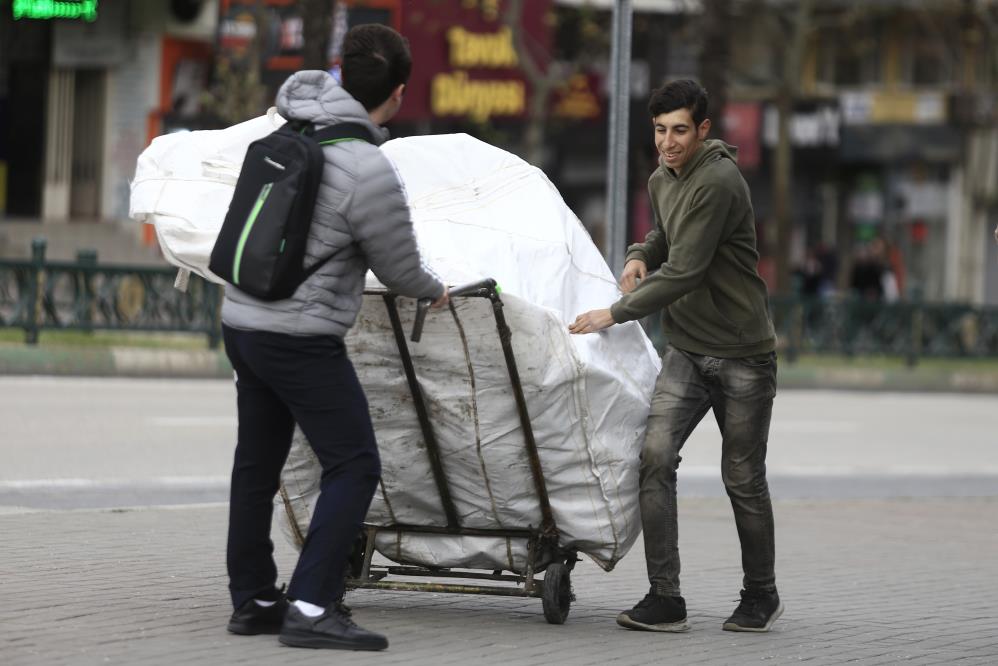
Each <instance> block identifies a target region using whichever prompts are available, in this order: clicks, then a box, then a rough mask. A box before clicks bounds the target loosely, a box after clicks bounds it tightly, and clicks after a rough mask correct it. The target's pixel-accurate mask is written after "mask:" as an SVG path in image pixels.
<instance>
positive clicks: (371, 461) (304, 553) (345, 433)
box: [222, 25, 447, 650]
mask: <svg viewBox="0 0 998 666" xmlns="http://www.w3.org/2000/svg"><path fill="white" fill-rule="evenodd" d="M411 66H412V60H411V56H410V54H409V48H408V44H407V43H406V42H405V40H404V39H403V38H402V37H401V36H400V35H399V34H398V33H396V32H395V31H394V30H392V29H390V28H388V27H385V26H382V25H362V26H359V27H356V28H354V29H352V30H351V31H350V32H349V33H348V34H347V36H346V40H345V43H344V54H343V65H342V78H343V85H342V86H341V85H339V84H338V83H337V82H336V81H335V79H333V77H332V76H330V75H329V74H328V73H326V72H323V71H303V72H298V73H296V74H294V75H292V76H291V77H290V78H289V79H288V80H287V81H286V82H285V83H284V85H283V86H281V89H280V91H279V93H278V95H277V110H278V112H279V113H280V114H281V115H282V116H283V117H284V118H286V119H288V120H289V121H293V120H298V121H305V122H310V123H313V124H314V125H315V126H316V127H317V128H322V127H325V126H329V125H333V124H336V123H341V122H351V123H359V124H362V125H364V126H365V127H366V128H367V129H368V130H369V132H370V134H371V135H372V137H374V138H375V142H376V143H377V144H381V143H383V142H384V141H385V140H386V139H387V138H388V133H387V131H386V130H385V129H384V128H382V127H381V125H382V124H383V123H385V122H387V121H388V120H389V119H391V118H392V117H393V116H394V115H395V114H396V112H397V111H398V110H399V107H400V106H401V104H402V94H403V91H404V90H405V85H406V82H407V81H408V79H409V73H410V71H411ZM323 151H324V154H325V160H326V163H325V168H324V170H323V174H322V183H321V185H320V188H319V194H318V198H317V201H316V206H315V210H314V212H313V218H312V224H311V228H310V231H309V239H308V246H307V250H306V261H305V268H306V269H307V268H309V267H311V266H314V265H316V264H321V267H320V268H318V270H316V271H315V272H314V273H313V274H312V275H311V276H310V277H309V278H308V279H307V280H306V281H305V282H303V283H302V284H301V285H300V286H299V287H298V289H297V290H296V291H295V293H294V294H293V295H292V296H291V297H290V298H288V299H286V300H280V301H271V302H264V301H260V300H257V299H255V298H253V297H251V296H249V295H248V294H246V293H244V292H242V291H240V290H239V289H238V288H236V287H234V286H232V285H226V290H225V301H224V304H223V306H222V331H223V337H224V340H225V351H226V353H227V354H228V357H229V359H230V360H231V362H232V367H233V368H234V369H235V372H236V389H237V396H238V410H239V432H238V443H237V445H236V451H235V462H234V464H233V469H232V486H231V495H230V502H229V533H228V551H227V566H228V573H229V590H230V592H231V596H232V603H233V606H234V607H235V612H234V613H233V614H232V617H231V619H230V621H229V624H228V629H229V631H231V632H233V633H237V634H260V633H280V638H279V640H280V642H281V643H284V644H286V645H293V646H299V647H310V648H344V649H353V650H379V649H384V648H386V647H387V646H388V641H387V640H386V639H385V637H384V636H381V635H380V634H376V633H374V632H371V631H367V630H365V629H362V628H361V627H359V626H357V625H356V624H355V623H354V622H353V621H352V620H351V618H350V613H349V611H348V609H346V608H345V607H344V606H343V604H342V596H343V589H344V571H345V568H346V565H347V560H348V557H349V554H350V552H351V549H352V548H353V545H354V543H355V541H356V538H357V536H358V534H359V531H360V529H361V525H362V522H363V520H364V516H365V515H366V514H367V510H368V507H369V505H370V502H371V498H372V497H373V495H374V491H375V488H376V486H377V484H378V480H379V478H380V475H381V462H380V458H379V456H378V448H377V443H376V442H375V439H374V430H373V428H372V425H371V418H370V415H369V413H368V407H367V399H366V398H365V396H364V392H363V390H362V389H361V386H360V383H359V382H358V380H357V376H356V374H355V372H354V368H353V365H352V364H351V362H350V360H349V359H348V358H347V354H346V348H345V347H344V343H343V338H344V336H345V335H346V333H347V330H348V329H349V328H350V327H351V326H352V325H353V323H354V321H355V319H356V317H357V312H358V310H359V309H360V305H361V299H362V292H363V289H364V278H365V274H366V272H367V270H368V268H370V269H372V270H373V271H374V273H375V275H377V277H378V279H380V280H381V282H382V283H383V284H385V285H386V286H387V287H389V288H390V289H392V290H394V291H396V292H399V293H401V294H404V295H407V296H411V297H413V298H422V297H429V298H433V299H436V301H435V305H436V306H438V307H439V306H441V305H444V304H445V303H446V302H447V289H446V287H445V286H444V285H443V284H442V283H441V282H440V280H438V279H437V278H436V277H435V276H434V275H432V274H431V273H429V272H428V271H427V270H426V269H425V268H424V267H423V265H422V263H421V261H420V255H419V250H418V248H417V246H416V239H415V235H414V232H413V226H412V220H411V218H410V216H409V209H408V206H407V204H406V199H405V195H404V193H403V189H402V184H401V183H400V181H399V179H398V176H397V175H396V172H395V170H394V168H393V167H392V165H391V164H390V163H389V162H388V159H387V158H386V157H385V156H384V155H383V154H382V153H381V151H380V150H379V149H378V147H377V145H372V144H370V143H368V142H366V141H361V140H351V141H339V142H336V143H335V144H332V145H326V146H324V147H323ZM296 422H297V423H298V425H299V426H300V427H301V429H302V431H303V432H304V433H305V436H306V438H307V439H308V442H309V444H310V445H311V446H312V449H313V450H314V451H315V454H316V456H317V457H318V459H319V462H320V463H321V465H322V482H321V493H320V495H319V497H318V499H317V500H316V504H315V510H314V513H313V516H312V522H311V524H310V526H309V530H308V535H307V536H306V538H305V542H304V544H303V546H302V549H301V554H300V556H299V558H298V563H297V566H296V567H295V570H294V573H293V575H292V576H291V580H290V585H289V586H288V589H287V597H285V596H284V594H283V593H282V592H281V591H280V590H279V589H278V588H277V567H276V564H275V563H274V559H273V548H274V546H273V542H272V541H271V539H270V528H271V516H272V513H273V504H272V503H273V499H274V496H275V495H276V493H277V490H278V487H279V484H280V475H281V469H282V467H283V466H284V462H285V460H286V458H287V455H288V451H289V448H290V446H291V437H292V432H293V430H294V426H295V423H296ZM289 600H290V601H291V603H290V604H289Z"/></svg>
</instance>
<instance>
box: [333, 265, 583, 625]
mask: <svg viewBox="0 0 998 666" xmlns="http://www.w3.org/2000/svg"><path fill="white" fill-rule="evenodd" d="M365 294H368V295H380V296H382V298H383V299H384V302H385V307H386V308H387V309H388V316H389V319H390V321H391V325H392V329H393V332H394V334H395V340H396V343H397V344H398V350H399V356H400V357H401V360H402V366H403V368H404V370H405V375H406V379H407V380H408V384H409V390H410V391H411V393H412V399H413V404H414V406H415V410H416V415H417V417H418V419H419V426H420V429H421V431H422V435H423V440H424V442H425V444H426V454H427V456H428V458H429V462H430V467H431V469H432V471H433V477H434V480H435V481H436V486H437V489H438V490H439V493H440V503H441V505H442V507H443V510H444V515H445V516H446V519H447V524H446V525H439V526H426V525H405V524H391V525H372V524H369V523H365V525H364V531H365V535H366V539H364V540H363V541H361V542H360V543H358V547H357V548H356V549H355V552H354V556H353V558H352V560H351V570H350V574H349V575H348V578H347V583H346V584H347V588H348V589H357V588H364V589H382V590H397V591H412V592H453V593H461V594H491V595H500V596H510V597H539V598H540V599H541V603H542V606H543V609H544V617H545V619H547V621H548V622H550V623H551V624H562V623H564V622H565V619H566V618H567V617H568V612H569V607H570V605H571V602H572V601H574V600H575V595H574V594H573V593H572V583H571V572H572V569H573V568H574V567H575V563H576V562H577V561H578V556H577V551H575V550H574V549H571V548H563V547H562V546H561V545H560V544H559V540H558V528H557V525H556V524H555V520H554V515H553V513H552V511H551V504H550V502H549V501H548V493H547V486H546V485H545V482H544V474H543V472H542V470H541V463H540V457H539V456H538V452H537V443H536V441H535V440H534V433H533V428H532V427H531V424H530V416H529V414H528V412H527V404H526V400H525V399H524V397H523V387H522V385H521V383H520V375H519V372H518V371H517V368H516V359H515V357H514V355H513V346H512V344H511V342H510V337H511V333H510V329H509V327H508V326H507V324H506V318H505V316H504V314H503V303H502V299H501V298H500V294H499V289H498V287H497V285H496V281H495V280H491V279H489V280H483V281H481V282H476V283H473V284H469V285H465V286H462V287H457V288H455V289H452V290H451V291H450V296H451V297H452V298H455V297H458V298H461V297H463V298H487V299H489V300H490V301H491V303H492V311H493V313H494V316H495V322H496V332H497V334H498V337H499V343H500V344H501V345H502V350H503V355H504V356H505V359H506V368H507V370H508V372H509V380H510V387H511V390H512V394H513V397H514V399H515V401H516V408H517V412H518V414H519V418H520V425H521V427H522V429H523V436H524V447H525V450H526V454H527V459H528V461H529V463H530V470H531V476H532V477H533V484H534V489H535V491H536V493H537V499H538V501H539V504H540V511H541V524H540V525H539V526H533V525H527V526H525V527H522V528H518V529H478V528H471V527H465V526H463V525H461V521H460V519H459V517H458V514H457V510H456V509H455V507H454V502H453V500H452V499H451V492H450V486H449V484H448V481H447V476H446V474H445V473H444V467H443V464H442V461H441V455H440V448H439V446H438V444H437V439H436V436H435V435H434V430H433V424H432V423H431V422H430V419H429V416H428V411H427V407H426V400H425V398H424V396H423V392H422V389H421V388H420V384H419V381H418V380H417V378H416V371H415V368H414V366H413V362H412V357H411V355H410V353H409V343H408V341H407V340H406V336H405V332H404V330H403V327H402V322H401V319H400V317H399V311H398V307H397V303H396V295H395V294H392V293H387V292H384V291H377V292H375V291H368V292H365ZM429 305H430V301H429V300H428V299H423V300H421V301H419V302H418V305H417V310H416V319H415V322H414V324H413V331H412V341H414V342H418V341H419V340H420V337H421V335H422V328H423V321H424V320H425V317H426V313H427V310H428V308H429ZM380 532H390V533H395V534H397V535H399V537H401V535H402V534H405V533H423V534H438V535H452V536H483V537H499V538H504V539H507V538H515V539H524V540H525V541H526V542H527V563H526V567H525V570H524V572H523V573H522V574H520V573H517V572H515V571H513V572H507V573H503V570H501V569H496V570H493V571H491V572H490V573H487V572H485V571H484V570H467V569H451V568H444V567H428V566H410V565H386V566H381V565H375V564H373V563H372V558H373V557H374V552H375V537H376V536H377V535H378V533H380ZM541 571H543V572H544V578H543V579H541V580H538V578H537V574H538V573H540V572H541ZM395 577H400V578H404V577H420V578H450V579H465V580H472V581H473V580H483V581H497V582H503V583H512V585H473V584H457V583H443V582H433V583H431V582H410V581H404V580H396V579H395Z"/></svg>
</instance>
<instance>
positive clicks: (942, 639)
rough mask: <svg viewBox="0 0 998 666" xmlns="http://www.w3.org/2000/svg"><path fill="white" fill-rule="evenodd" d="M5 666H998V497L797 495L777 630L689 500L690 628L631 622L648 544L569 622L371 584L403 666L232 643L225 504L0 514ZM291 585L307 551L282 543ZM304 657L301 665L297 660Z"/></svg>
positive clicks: (788, 525)
mask: <svg viewBox="0 0 998 666" xmlns="http://www.w3.org/2000/svg"><path fill="white" fill-rule="evenodd" d="M0 511H3V513H0V534H3V537H4V538H3V545H2V546H0V553H2V556H0V593H2V596H3V600H4V603H3V605H2V607H0V663H3V664H6V665H8V666H22V665H23V666H26V665H36V664H37V665H39V666H41V665H45V666H49V665H51V664H108V663H110V664H213V665H214V664H264V663H279V662H284V663H295V664H329V663H350V664H401V663H405V664H432V665H433V666H445V665H447V664H469V663H474V664H476V665H480V664H504V665H507V666H511V665H519V664H544V665H551V664H573V665H578V666H582V665H584V664H604V663H617V664H641V665H646V664H651V663H657V664H660V663H676V664H751V663H758V662H769V663H788V662H794V663H796V662H800V661H808V662H811V663H817V664H833V663H845V662H857V663H862V664H894V663H899V662H904V663H912V664H950V663H955V662H958V663H961V664H992V663H996V662H998V619H996V618H998V557H996V553H998V530H996V529H995V515H996V512H998V498H976V499H909V500H822V501H780V502H777V503H776V517H777V555H778V562H777V575H778V583H779V585H780V590H781V593H782V596H783V598H784V601H785V603H786V606H787V611H786V613H785V614H784V616H783V618H782V619H781V620H780V621H779V622H778V623H777V624H776V626H775V628H774V631H773V632H772V633H770V634H764V635H751V634H748V635H746V634H733V633H729V632H722V631H721V629H720V625H721V623H722V621H723V620H724V618H725V617H726V616H727V614H728V613H729V612H730V611H731V610H732V609H733V608H734V606H735V601H736V599H737V591H738V587H739V581H740V571H739V567H738V548H737V538H736V536H735V530H734V525H733V522H732V519H731V514H730V509H729V507H728V505H727V502H726V501H724V500H721V499H694V500H684V501H681V508H680V520H681V525H680V527H681V531H682V552H683V555H684V578H683V584H684V594H685V596H686V598H687V602H688V605H689V608H690V620H691V623H692V631H691V632H690V633H688V634H680V635H672V634H667V635H662V634H651V633H642V632H631V631H626V630H623V629H619V628H618V627H616V625H615V624H614V621H613V618H614V616H615V615H616V613H617V612H618V611H619V610H621V609H622V608H625V607H628V606H630V605H631V604H632V603H633V602H635V601H636V600H637V599H639V598H640V597H641V596H642V595H643V594H644V592H645V591H646V586H647V582H646V580H645V576H644V562H643V559H642V555H641V547H640V543H639V544H638V545H636V546H635V548H634V549H633V550H632V551H631V553H629V554H628V556H627V557H626V558H625V559H624V561H623V562H621V563H620V564H619V565H618V568H617V570H615V571H614V572H612V573H609V574H608V573H604V572H602V571H600V570H599V569H598V568H597V567H596V566H595V565H594V564H592V563H591V562H590V561H588V560H585V561H583V562H581V563H580V564H579V566H578V567H577V569H576V571H575V573H574V575H573V584H574V588H575V591H576V594H577V597H578V600H577V601H576V602H575V603H574V604H573V606H572V611H571V614H570V616H569V618H568V621H567V623H566V624H565V625H563V626H552V625H548V624H546V623H545V621H544V619H543V616H542V614H541V604H540V601H539V600H537V599H514V598H500V597H485V596H462V595H445V594H428V593H401V592H398V593H396V592H382V591H359V592H354V593H351V595H350V596H349V597H348V602H349V603H350V604H351V605H352V606H353V607H354V609H355V616H356V617H357V619H358V621H359V622H360V623H361V624H362V625H364V626H368V627H370V628H372V629H376V630H381V631H384V632H385V633H387V634H388V636H389V639H390V641H391V647H390V648H389V650H388V651H387V652H385V653H378V654H364V653H340V652H326V651H318V652H313V651H307V650H291V649H289V648H282V647H280V646H279V645H278V643H277V642H276V640H275V639H274V637H269V636H259V637H237V636H231V635H229V634H227V633H226V632H225V630H224V625H225V621H226V619H227V615H228V612H229V608H228V599H227V594H226V589H225V584H226V579H225V572H224V532H225V520H226V509H225V507H224V506H223V505H207V506H187V507H176V508H152V509H138V510H115V511H61V512H27V511H21V510H16V509H15V510H11V509H0ZM276 543H277V551H278V562H279V564H280V567H281V571H282V572H283V573H284V574H286V573H287V572H288V570H289V569H290V566H291V563H292V562H293V558H294V553H293V552H292V551H291V549H290V548H289V547H288V546H287V544H286V543H284V541H283V540H282V539H281V538H280V537H279V536H278V537H276ZM292 660H294V661H293V662H292Z"/></svg>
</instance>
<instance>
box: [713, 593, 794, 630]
mask: <svg viewBox="0 0 998 666" xmlns="http://www.w3.org/2000/svg"><path fill="white" fill-rule="evenodd" d="M781 615H783V602H782V601H781V602H780V605H779V606H777V607H776V610H775V611H773V614H772V615H770V616H769V622H767V623H766V624H765V625H763V626H761V627H743V626H741V625H737V624H735V623H734V622H725V623H724V625H723V626H722V627H721V628H722V629H724V630H725V631H751V632H755V633H757V634H762V633H765V632H767V631H769V630H770V628H771V627H772V626H773V623H774V622H776V620H777V619H779V617H780V616H781Z"/></svg>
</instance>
